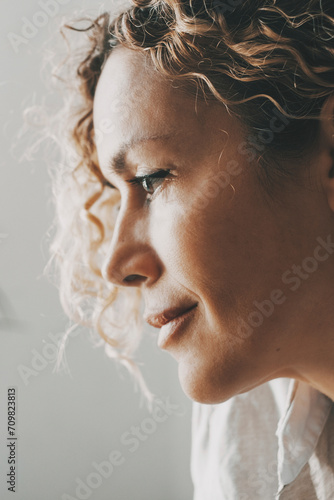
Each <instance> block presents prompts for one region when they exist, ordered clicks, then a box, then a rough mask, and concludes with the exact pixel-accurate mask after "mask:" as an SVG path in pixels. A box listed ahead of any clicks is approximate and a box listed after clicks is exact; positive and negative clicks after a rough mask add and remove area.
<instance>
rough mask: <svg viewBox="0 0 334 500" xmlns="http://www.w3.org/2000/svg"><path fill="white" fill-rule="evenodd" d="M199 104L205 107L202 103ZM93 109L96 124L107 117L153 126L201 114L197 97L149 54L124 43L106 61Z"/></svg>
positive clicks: (194, 117) (193, 117) (132, 124)
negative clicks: (160, 70) (166, 74)
mask: <svg viewBox="0 0 334 500" xmlns="http://www.w3.org/2000/svg"><path fill="white" fill-rule="evenodd" d="M196 106H197V108H198V107H199V106H200V107H201V103H196ZM93 111H94V124H95V126H98V122H100V121H101V120H103V119H110V120H115V121H117V120H119V121H121V122H122V123H123V122H127V123H126V125H127V126H129V125H131V126H132V127H133V126H134V125H136V124H137V125H138V126H140V127H141V126H142V123H140V124H139V123H138V120H140V119H143V120H144V119H145V120H146V121H147V122H148V124H149V123H151V126H152V129H154V127H156V125H157V123H156V122H157V121H159V120H161V119H163V121H164V122H168V121H172V120H173V119H178V120H180V119H181V121H184V120H185V119H186V118H187V117H188V118H189V117H190V118H191V119H192V120H194V119H195V120H196V117H197V116H198V112H196V109H195V98H194V97H193V96H190V95H189V96H187V95H186V94H185V93H184V92H182V91H181V90H178V89H177V88H176V84H175V82H174V83H173V82H172V80H171V79H167V78H166V77H163V76H162V75H160V74H159V73H158V72H157V70H156V69H155V68H154V67H153V63H152V61H151V59H150V56H149V54H147V53H143V52H139V51H135V50H130V49H127V48H125V47H121V46H118V47H116V49H114V50H113V52H112V53H111V54H110V56H109V57H108V59H107V61H106V63H105V66H104V68H103V70H102V73H101V76H100V78H99V81H98V84H97V88H96V92H95V98H94V110H93ZM130 121H131V123H129V122H130ZM140 121H141V120H140ZM148 124H147V125H148Z"/></svg>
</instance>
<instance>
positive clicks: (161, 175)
mask: <svg viewBox="0 0 334 500" xmlns="http://www.w3.org/2000/svg"><path fill="white" fill-rule="evenodd" d="M169 173H170V170H158V171H157V172H154V173H153V174H148V175H141V176H138V177H134V178H133V179H130V180H128V181H127V182H128V183H129V184H132V185H135V186H141V187H142V188H143V189H144V190H145V191H146V192H147V194H148V195H150V198H147V202H150V201H152V199H153V196H154V195H155V192H156V190H154V191H153V192H152V193H150V192H149V191H148V190H147V189H145V187H144V185H143V183H144V182H145V183H146V187H147V183H148V182H149V183H152V181H153V182H154V181H155V180H157V179H161V180H164V179H165V178H166V177H167V176H168V175H169ZM104 184H105V185H106V186H109V187H112V188H114V187H115V186H113V185H112V184H110V183H109V182H108V181H106V182H105V183H104Z"/></svg>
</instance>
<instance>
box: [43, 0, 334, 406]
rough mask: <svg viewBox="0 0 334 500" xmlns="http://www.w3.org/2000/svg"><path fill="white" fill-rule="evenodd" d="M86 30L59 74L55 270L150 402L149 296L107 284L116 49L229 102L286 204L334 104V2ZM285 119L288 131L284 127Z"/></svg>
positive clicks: (301, 0) (202, 9) (72, 305)
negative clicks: (106, 138) (285, 192)
mask: <svg viewBox="0 0 334 500" xmlns="http://www.w3.org/2000/svg"><path fill="white" fill-rule="evenodd" d="M84 20H85V21H88V26H85V27H80V26H78V23H79V22H81V21H82V19H81V20H79V19H77V20H76V21H73V22H72V23H71V24H69V23H67V24H65V25H64V26H62V28H61V32H62V34H63V36H64V37H65V39H66V36H65V31H66V33H69V31H68V30H72V31H71V33H73V32H80V33H84V35H83V36H82V37H83V38H84V40H82V45H81V40H80V48H79V49H78V50H77V51H76V52H73V51H70V55H69V56H68V57H67V58H66V60H65V61H64V62H63V64H62V66H61V68H60V69H59V68H58V75H61V71H63V70H64V69H65V70H66V71H67V73H66V75H67V77H66V78H65V77H64V76H62V77H61V76H59V77H60V78H62V80H63V82H67V84H68V86H67V89H66V93H65V92H64V97H66V106H64V109H65V107H66V109H67V114H63V121H62V127H61V130H60V129H59V134H60V136H61V138H62V139H61V141H62V143H64V142H65V137H66V138H67V139H66V141H67V143H66V147H65V148H64V151H65V153H64V154H65V159H64V161H63V162H62V164H61V166H60V167H59V168H58V169H57V172H56V175H55V176H54V198H55V202H56V214H57V215H56V221H55V222H56V227H57V234H56V235H55V237H54V240H53V242H52V245H51V259H50V262H49V266H50V265H51V263H52V262H53V263H54V264H55V266H56V271H57V272H58V276H59V289H60V297H61V303H62V305H63V307H64V309H65V311H66V313H67V314H68V315H69V317H70V318H72V320H73V321H74V322H76V323H77V324H82V325H86V326H89V327H90V328H92V329H93V330H94V331H97V332H98V333H99V334H100V335H101V337H102V338H103V339H104V341H105V343H106V348H107V351H108V353H109V355H111V356H113V357H115V358H116V359H118V360H120V361H121V362H122V363H124V364H125V366H126V367H127V368H128V369H129V370H130V371H131V372H132V373H133V374H135V378H136V377H137V380H139V381H140V384H141V388H142V389H143V390H144V393H145V395H146V396H147V397H148V398H150V394H151V393H150V391H149V390H148V389H147V387H146V385H145V382H144V380H143V378H142V376H141V372H140V370H139V369H138V366H137V363H135V362H134V359H133V353H134V351H135V349H136V347H137V346H138V344H139V341H140V338H141V332H142V320H141V316H140V313H139V308H140V304H141V294H140V292H139V290H137V289H134V288H132V287H129V289H126V288H125V287H124V288H121V287H117V286H114V285H111V284H110V283H107V282H105V280H103V277H102V274H101V265H102V261H103V257H104V255H105V253H106V248H107V245H108V242H110V238H111V236H112V231H113V227H114V223H115V219H116V215H117V206H118V203H119V195H118V193H117V192H116V190H110V189H108V188H107V186H106V185H105V182H104V178H103V176H102V174H101V171H100V169H99V165H98V160H97V154H96V141H97V140H98V134H99V133H102V132H103V130H102V132H101V130H94V124H93V102H94V94H95V90H96V86H97V82H98V80H99V77H100V75H101V72H102V70H103V67H104V64H105V62H106V60H107V58H108V56H109V55H110V53H111V52H112V51H113V49H114V48H115V47H116V46H119V45H121V46H124V47H127V48H129V49H132V50H137V51H143V52H145V53H146V54H147V55H148V57H149V58H150V59H151V61H152V63H153V66H154V67H155V69H156V70H157V71H158V72H159V73H160V74H161V75H162V76H163V77H167V78H172V80H173V81H176V82H180V84H181V87H182V88H184V90H185V92H188V93H190V94H194V95H196V96H197V97H198V98H199V99H203V100H208V101H209V100H211V101H212V100H217V101H219V102H221V103H222V104H223V105H224V106H225V107H226V109H227V111H228V112H229V113H230V114H231V115H234V116H236V117H237V118H238V119H239V120H240V122H241V124H243V125H244V127H245V130H246V131H247V133H248V140H247V141H246V143H244V144H241V150H240V151H241V153H243V154H247V155H248V160H249V161H251V160H253V159H254V158H256V159H257V162H256V166H257V169H256V171H257V174H258V178H259V180H260V181H261V183H262V185H263V187H264V192H266V193H269V194H270V195H271V196H275V195H279V190H280V187H281V186H282V185H283V184H284V182H289V181H291V182H292V181H293V180H294V179H296V176H297V171H296V165H297V164H298V159H301V158H304V157H305V155H306V154H307V153H308V152H310V151H312V150H313V148H315V147H316V144H317V137H318V135H317V134H318V130H319V116H320V110H321V108H322V105H323V104H324V102H325V100H326V99H327V98H328V97H329V96H330V95H331V94H332V93H333V88H334V47H333V38H334V3H333V1H332V0H294V1H293V2H292V1H291V0H244V1H242V0H229V1H226V2H223V1H221V0H132V4H131V6H130V7H128V8H126V9H125V10H123V11H122V12H120V13H119V14H118V15H116V16H115V17H114V18H113V19H111V17H110V14H109V13H107V12H105V13H103V14H101V15H99V16H98V17H97V18H96V19H94V20H92V19H87V18H85V19H84ZM63 75H64V72H63ZM129 99H130V101H129V105H131V96H129ZM122 112H126V110H125V109H121V110H120V116H121V114H122ZM275 117H276V119H277V117H280V118H281V121H282V122H283V123H284V126H283V127H280V128H279V129H278V128H277V127H273V123H274V121H273V120H274V119H275ZM65 130H67V135H66V133H65ZM69 151H72V153H71V154H72V158H74V160H73V161H69V157H68V154H69V153H68V152H69ZM73 151H74V154H73ZM282 159H285V160H289V159H294V160H296V161H294V162H289V161H281V160H282ZM292 165H293V167H292Z"/></svg>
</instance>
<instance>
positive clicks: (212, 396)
mask: <svg viewBox="0 0 334 500" xmlns="http://www.w3.org/2000/svg"><path fill="white" fill-rule="evenodd" d="M214 372H215V371H214ZM178 375H179V380H180V384H181V387H182V390H183V392H184V393H185V394H186V396H188V397H189V398H190V399H191V400H193V401H196V402H197V403H203V404H219V403H224V401H227V400H228V399H230V398H232V397H233V396H235V395H236V394H237V393H238V392H239V391H238V388H237V387H236V383H235V378H234V381H233V382H234V383H233V382H232V381H231V380H228V377H223V376H217V374H216V372H215V374H214V375H213V373H212V367H211V371H208V370H205V369H204V367H203V366H202V367H201V366H196V365H194V364H191V366H189V364H188V363H182V362H180V363H179V366H178Z"/></svg>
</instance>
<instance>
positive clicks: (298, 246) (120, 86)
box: [94, 47, 334, 403]
mask: <svg viewBox="0 0 334 500" xmlns="http://www.w3.org/2000/svg"><path fill="white" fill-rule="evenodd" d="M106 120H107V123H108V124H109V125H110V130H111V131H110V132H109V133H104V134H103V137H102V139H101V140H100V141H99V143H98V145H97V152H98V158H99V163H100V168H101V171H102V173H103V175H104V176H105V177H106V179H107V180H108V181H110V182H111V183H112V184H113V185H114V186H115V187H116V188H117V189H119V191H120V194H121V209H120V211H119V213H118V217H117V221H116V226H115V231H114V235H113V238H112V241H111V242H110V248H109V251H108V255H107V256H106V262H105V269H104V274H105V277H106V279H108V280H110V281H111V282H113V283H115V284H116V285H122V286H139V287H140V288H141V289H142V292H143V296H144V299H145V304H146V307H147V309H150V308H151V307H155V306H159V307H160V310H163V309H164V308H166V307H169V306H171V305H174V306H175V305H179V304H183V303H185V302H186V303H187V304H189V303H195V302H196V303H198V306H197V308H196V310H195V314H194V315H193V319H192V321H191V322H190V323H189V326H188V327H187V329H186V330H185V331H184V332H183V334H182V335H181V336H175V338H173V339H172V341H171V342H170V343H169V345H168V348H167V350H168V352H170V354H171V355H172V356H173V357H174V358H175V359H176V361H177V363H178V370H179V378H180V383H181V385H182V387H183V389H184V391H185V393H186V394H187V395H188V396H189V397H190V398H192V399H194V400H196V401H200V402H203V403H218V402H222V401H225V400H226V399H228V398H230V397H231V396H233V395H235V394H237V393H241V392H245V391H247V390H250V389H252V388H254V387H256V386H257V385H259V384H261V383H263V382H265V381H267V380H270V379H272V378H276V377H281V376H284V377H285V376H286V377H295V378H299V379H301V380H308V370H309V373H311V371H312V370H313V372H315V371H317V370H316V365H315V364H312V359H313V358H314V356H313V355H314V349H315V345H317V346H319V342H318V341H317V342H316V343H315V340H314V331H315V329H316V328H318V323H317V322H319V315H322V316H321V317H323V318H324V317H326V318H329V313H328V307H327V306H328V302H329V300H328V297H329V296H330V297H331V300H332V297H333V285H332V283H334V280H333V279H332V278H333V277H334V276H333V275H334V270H333V259H328V260H327V261H325V262H321V265H319V269H318V270H317V272H316V273H314V274H312V275H311V276H310V277H309V279H308V280H307V281H305V282H303V283H302V286H301V287H300V288H299V290H298V292H297V291H296V292H291V290H289V288H288V287H287V285H286V284H284V283H283V282H282V274H283V273H284V272H285V271H286V270H288V269H291V267H292V266H293V265H294V264H300V263H301V262H302V261H303V259H304V258H305V257H308V256H312V255H313V251H314V248H315V247H316V245H317V242H316V237H318V236H322V237H325V236H326V235H328V234H329V233H330V232H333V229H334V227H333V225H334V224H333V213H332V211H331V209H330V206H329V203H328V200H327V195H328V192H329V191H322V190H319V189H316V188H315V182H318V183H319V182H320V184H321V182H322V179H325V175H324V173H323V172H325V167H326V168H327V166H328V165H329V163H328V162H329V158H330V153H329V152H328V154H327V149H324V152H323V154H322V156H321V158H322V160H323V161H322V162H321V165H320V164H319V161H318V157H317V156H316V155H314V157H312V158H309V164H308V167H309V168H310V171H311V173H312V174H313V179H314V180H315V182H314V184H312V185H308V184H307V182H306V177H305V179H302V181H300V182H299V183H295V184H294V183H290V185H288V186H287V187H285V188H284V189H282V192H281V193H280V196H279V201H274V200H270V199H269V198H268V197H266V196H265V194H264V192H263V188H262V187H261V186H260V184H259V181H258V177H257V175H256V165H255V162H249V161H248V160H247V157H246V156H245V155H242V154H241V153H239V152H238V146H239V144H240V143H241V142H242V141H244V140H245V138H246V135H245V132H244V128H243V127H242V125H241V123H240V122H239V121H238V120H237V119H236V118H235V117H232V116H230V115H229V114H228V113H227V111H226V109H225V107H224V106H223V105H221V104H219V103H218V102H215V103H212V102H211V103H210V104H207V103H204V102H203V101H198V100H197V101H195V98H194V97H192V96H190V95H188V96H186V95H185V94H184V93H183V92H181V91H180V90H178V89H176V88H175V84H174V86H172V84H171V82H170V81H167V80H164V79H163V78H162V77H161V76H160V75H158V74H157V73H156V72H155V71H154V70H153V68H152V66H151V63H150V61H149V59H148V58H147V57H146V55H144V54H141V53H138V52H135V51H131V50H129V49H125V48H123V47H122V48H120V47H118V48H117V49H116V50H115V51H114V52H113V53H112V54H111V56H110V57H109V59H108V61H107V62H106V65H105V67H104V69H103V72H102V75H101V77H100V80H99V82H98V87H97V90H96V95H95V100H94V126H95V128H96V129H101V124H103V123H105V122H104V121H106ZM175 130H176V132H177V135H176V136H175V137H170V138H168V139H166V140H156V141H148V142H144V143H141V144H139V145H137V146H135V147H134V148H133V149H131V150H129V152H128V153H127V156H126V161H127V166H128V169H129V171H128V172H127V173H124V174H116V173H114V172H113V173H109V172H108V171H107V169H106V165H107V162H108V159H109V157H110V156H112V155H114V154H115V153H116V152H117V151H118V150H119V148H120V146H121V144H122V143H123V142H124V141H127V140H129V139H130V138H133V137H138V136H139V135H143V134H144V135H152V134H166V133H169V132H171V131H175ZM232 160H234V161H235V162H237V164H238V165H239V167H240V171H239V173H238V174H237V175H230V183H226V182H225V184H224V182H223V181H221V185H219V183H217V182H216V183H215V181H213V179H214V178H216V179H217V177H215V176H217V175H218V178H220V179H223V177H222V172H224V171H225V172H226V169H227V165H228V162H230V161H232ZM320 167H321V168H322V169H323V170H321V168H320ZM166 168H170V176H169V177H168V178H166V179H165V180H164V181H163V180H161V179H160V182H159V183H157V184H156V185H155V186H156V187H155V189H156V192H155V194H154V197H153V199H152V201H151V202H150V204H149V205H147V204H146V203H145V200H146V198H147V193H146V192H145V190H144V189H143V188H142V187H134V186H131V185H129V184H128V183H127V182H126V180H127V179H131V178H133V177H134V176H135V175H143V169H144V171H145V172H144V173H145V174H147V173H152V172H154V171H157V170H159V169H166ZM305 168H306V163H305ZM219 176H220V177H219ZM321 176H323V177H321ZM225 178H226V177H225ZM231 185H232V186H231ZM215 186H216V187H215ZM217 186H218V191H217ZM133 274H136V275H138V279H135V280H133V281H129V282H127V283H126V282H124V281H123V279H124V278H125V277H126V276H128V275H133ZM330 277H331V278H330ZM274 289H281V290H282V291H283V292H284V295H285V296H286V300H285V302H284V303H283V304H280V305H275V307H274V311H273V313H272V314H271V315H270V316H269V317H265V318H264V320H263V323H262V324H261V325H260V326H258V327H255V328H253V331H252V333H251V334H250V335H248V336H244V337H242V335H240V321H241V320H245V321H247V318H248V316H249V314H250V313H252V312H253V311H256V308H255V306H254V301H258V302H261V301H263V300H265V299H268V298H269V297H270V294H271V292H272V290H274ZM314 297H317V299H318V300H317V302H316V303H315V301H314ZM331 315H333V313H332V312H331ZM326 324H327V323H326ZM328 324H330V321H329V319H328ZM332 324H333V323H332ZM320 331H321V332H322V334H323V338H324V345H326V342H327V328H326V327H325V326H324V328H323V329H321V330H320ZM318 332H319V330H318ZM327 346H328V344H327ZM317 349H318V347H317ZM319 349H320V348H319ZM312 356H313V357H312ZM317 356H318V358H317V359H318V360H319V359H323V360H324V359H325V356H324V352H323V350H321V349H320V350H319V352H318V354H317ZM317 363H318V365H319V361H317ZM318 365H317V366H318ZM311 368H312V370H311ZM313 372H312V373H313ZM316 384H317V382H314V383H313V385H316ZM318 386H319V384H318Z"/></svg>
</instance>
